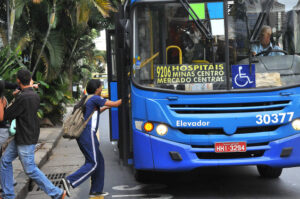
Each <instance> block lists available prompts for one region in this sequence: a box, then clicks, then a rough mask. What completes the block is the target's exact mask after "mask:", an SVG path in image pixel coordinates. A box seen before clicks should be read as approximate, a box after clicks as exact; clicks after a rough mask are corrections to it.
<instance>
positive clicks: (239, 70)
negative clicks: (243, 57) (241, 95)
mask: <svg viewBox="0 0 300 199" xmlns="http://www.w3.org/2000/svg"><path fill="white" fill-rule="evenodd" d="M250 70H251V72H250ZM232 86H233V88H252V87H255V65H254V64H252V67H251V68H250V67H249V65H233V66H232Z"/></svg>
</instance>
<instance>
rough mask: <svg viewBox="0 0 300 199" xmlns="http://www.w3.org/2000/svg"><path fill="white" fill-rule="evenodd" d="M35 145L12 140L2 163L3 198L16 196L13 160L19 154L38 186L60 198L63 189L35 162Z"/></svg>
mask: <svg viewBox="0 0 300 199" xmlns="http://www.w3.org/2000/svg"><path fill="white" fill-rule="evenodd" d="M34 150H35V145H16V144H15V141H14V140H13V141H11V142H10V143H9V145H8V147H7V148H6V150H5V152H4V154H3V156H2V159H1V163H0V173H1V186H2V189H3V195H2V198H3V199H13V198H15V194H14V186H13V167H12V162H13V160H15V159H16V158H17V156H19V159H20V161H21V163H22V166H23V169H24V171H25V173H26V174H27V175H28V176H29V177H30V178H31V179H32V180H34V181H35V182H36V183H37V184H38V186H39V187H40V188H41V189H42V190H43V191H44V192H45V193H46V194H48V195H49V196H50V197H51V198H53V199H59V198H60V197H61V195H62V193H63V191H62V190H61V189H60V188H58V187H55V186H54V185H53V184H52V182H51V181H50V180H49V179H48V178H47V177H46V176H45V174H44V173H43V172H41V171H40V169H39V168H38V167H37V166H36V164H35V162H34Z"/></svg>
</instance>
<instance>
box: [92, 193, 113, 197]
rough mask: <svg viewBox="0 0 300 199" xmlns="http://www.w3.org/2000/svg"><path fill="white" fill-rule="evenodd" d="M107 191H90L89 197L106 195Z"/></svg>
mask: <svg viewBox="0 0 300 199" xmlns="http://www.w3.org/2000/svg"><path fill="white" fill-rule="evenodd" d="M108 195H109V193H108V192H100V193H98V192H96V193H90V197H96V196H108Z"/></svg>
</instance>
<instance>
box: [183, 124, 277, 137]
mask: <svg viewBox="0 0 300 199" xmlns="http://www.w3.org/2000/svg"><path fill="white" fill-rule="evenodd" d="M279 127H280V125H275V126H259V127H245V128H237V130H236V132H235V133H234V134H246V133H261V132H269V131H275V130H277V129H278V128H279ZM178 130H179V131H180V132H182V133H183V134H187V135H227V134H226V133H225V132H224V130H223V128H212V129H208V128H199V129H178Z"/></svg>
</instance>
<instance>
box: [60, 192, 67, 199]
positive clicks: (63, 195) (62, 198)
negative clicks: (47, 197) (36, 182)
mask: <svg viewBox="0 0 300 199" xmlns="http://www.w3.org/2000/svg"><path fill="white" fill-rule="evenodd" d="M66 195H67V192H66V191H65V190H64V191H63V193H62V194H61V196H60V198H59V199H64V198H65V197H66Z"/></svg>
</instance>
